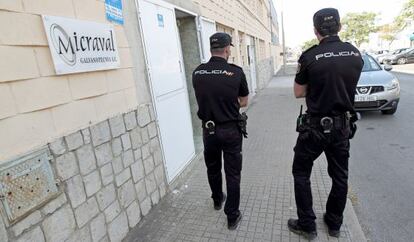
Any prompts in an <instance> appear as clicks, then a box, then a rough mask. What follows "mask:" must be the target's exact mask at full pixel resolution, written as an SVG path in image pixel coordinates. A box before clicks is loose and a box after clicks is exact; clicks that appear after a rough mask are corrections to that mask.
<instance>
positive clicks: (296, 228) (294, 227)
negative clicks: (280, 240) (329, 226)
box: [288, 218, 318, 240]
mask: <svg viewBox="0 0 414 242" xmlns="http://www.w3.org/2000/svg"><path fill="white" fill-rule="evenodd" d="M288 228H289V230H290V231H291V232H293V233H295V234H299V235H302V236H303V237H305V238H306V239H308V240H313V239H315V238H316V237H317V236H318V233H317V232H316V230H314V231H305V230H304V229H303V228H302V227H301V226H300V225H299V224H298V220H297V219H292V218H291V219H289V220H288Z"/></svg>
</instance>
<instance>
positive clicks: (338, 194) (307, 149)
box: [292, 126, 350, 231]
mask: <svg viewBox="0 0 414 242" xmlns="http://www.w3.org/2000/svg"><path fill="white" fill-rule="evenodd" d="M349 136H350V128H349V126H348V127H344V128H342V129H334V130H332V131H331V134H324V133H323V131H322V130H321V128H319V127H312V128H310V129H309V130H307V131H305V132H302V133H299V136H298V139H297V143H296V146H295V148H294V151H295V156H294V160H293V169H292V173H293V177H294V184H295V199H296V207H297V214H298V218H299V225H300V226H301V227H302V228H303V229H304V230H306V231H313V230H315V229H316V225H315V219H316V217H315V213H314V211H313V208H312V205H313V202H312V192H311V182H310V176H311V171H312V166H313V162H314V161H315V160H316V159H317V158H318V157H319V156H320V155H321V154H322V152H325V156H326V159H327V161H328V174H329V176H330V177H331V179H332V188H331V191H330V193H329V197H328V201H327V203H326V219H327V224H328V226H329V228H330V229H333V230H339V229H340V227H341V225H342V221H343V212H344V209H345V204H346V199H347V192H348V159H349V148H350V146H349Z"/></svg>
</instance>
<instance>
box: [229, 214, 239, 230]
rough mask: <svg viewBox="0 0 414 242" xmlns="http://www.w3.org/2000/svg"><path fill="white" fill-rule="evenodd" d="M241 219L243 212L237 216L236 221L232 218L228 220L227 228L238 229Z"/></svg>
mask: <svg viewBox="0 0 414 242" xmlns="http://www.w3.org/2000/svg"><path fill="white" fill-rule="evenodd" d="M241 219H242V214H241V213H239V216H237V218H236V219H235V220H234V221H230V220H228V221H227V222H228V223H227V228H228V229H229V230H235V229H237V226H238V225H239V223H240V221H241Z"/></svg>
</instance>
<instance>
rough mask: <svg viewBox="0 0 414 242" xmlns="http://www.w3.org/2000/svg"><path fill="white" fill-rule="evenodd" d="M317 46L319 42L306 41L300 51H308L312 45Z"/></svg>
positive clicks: (315, 40)
mask: <svg viewBox="0 0 414 242" xmlns="http://www.w3.org/2000/svg"><path fill="white" fill-rule="evenodd" d="M318 44H319V41H318V40H317V39H311V40H308V41H306V42H305V43H303V45H302V51H305V50H307V49H309V48H310V47H312V46H314V45H318Z"/></svg>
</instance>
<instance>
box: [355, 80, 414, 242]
mask: <svg viewBox="0 0 414 242" xmlns="http://www.w3.org/2000/svg"><path fill="white" fill-rule="evenodd" d="M395 75H396V76H397V77H398V78H399V80H400V83H401V101H400V104H399V107H398V110H397V112H396V113H395V114H394V115H382V114H381V113H380V112H364V113H362V120H361V121H360V122H359V127H358V128H359V130H358V133H357V136H356V137H355V138H354V139H353V140H352V141H351V159H350V184H351V190H352V192H351V194H354V195H356V196H355V198H354V199H353V200H354V205H355V209H356V212H357V216H358V219H359V221H360V223H361V225H362V226H363V228H364V230H365V233H366V235H367V238H369V239H370V241H375V242H377V241H379V242H381V241H390V242H399V241H414V75H407V74H397V73H395Z"/></svg>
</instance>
